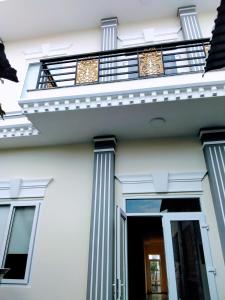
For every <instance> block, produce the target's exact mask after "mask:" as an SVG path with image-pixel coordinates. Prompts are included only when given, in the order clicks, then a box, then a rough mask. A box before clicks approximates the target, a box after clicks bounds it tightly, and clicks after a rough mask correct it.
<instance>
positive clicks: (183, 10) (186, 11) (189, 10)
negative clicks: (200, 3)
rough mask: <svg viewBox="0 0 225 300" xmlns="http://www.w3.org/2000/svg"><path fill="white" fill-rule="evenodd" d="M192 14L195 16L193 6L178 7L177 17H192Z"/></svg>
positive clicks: (194, 7)
mask: <svg viewBox="0 0 225 300" xmlns="http://www.w3.org/2000/svg"><path fill="white" fill-rule="evenodd" d="M193 14H197V11H196V6H195V5H189V6H183V7H178V9H177V16H182V15H193Z"/></svg>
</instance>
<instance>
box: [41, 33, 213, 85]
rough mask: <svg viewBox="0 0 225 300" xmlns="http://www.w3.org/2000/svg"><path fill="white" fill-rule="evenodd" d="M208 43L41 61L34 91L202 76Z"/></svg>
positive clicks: (182, 43)
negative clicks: (185, 75) (195, 74)
mask: <svg viewBox="0 0 225 300" xmlns="http://www.w3.org/2000/svg"><path fill="white" fill-rule="evenodd" d="M208 47H209V39H200V40H189V41H180V42H174V43H166V44H160V45H153V46H142V47H135V48H127V49H116V50H111V51H102V52H95V53H87V54H82V55H74V56H66V57H59V58H52V59H44V60H41V66H40V70H39V76H38V81H37V85H36V89H52V88H60V87H71V86H77V85H79V86H80V85H90V84H98V83H108V82H116V81H123V80H135V79H144V78H151V77H162V76H171V75H179V74H188V73H196V72H203V70H204V65H205V59H206V55H207V50H208Z"/></svg>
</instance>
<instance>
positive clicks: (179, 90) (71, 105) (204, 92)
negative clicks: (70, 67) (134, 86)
mask: <svg viewBox="0 0 225 300" xmlns="http://www.w3.org/2000/svg"><path fill="white" fill-rule="evenodd" d="M113 84H118V83H113ZM74 89H76V87H75V88H74ZM57 90H58V89H56V90H54V91H55V94H57ZM105 90H107V88H106V89H105ZM74 91H75V90H74ZM35 93H37V91H35ZM40 93H41V94H42V95H43V96H44V94H43V90H42V91H40ZM223 96H225V85H224V84H221V83H219V84H217V83H212V84H211V85H210V84H207V85H206V84H202V85H201V84H199V85H198V86H192V87H191V84H188V86H187V85H186V86H178V87H172V88H168V87H167V88H165V89H162V88H155V89H153V88H148V89H146V88H144V89H143V88H140V89H139V90H138V92H136V91H133V92H127V91H120V92H115V91H112V92H107V93H102V94H94V93H93V94H91V95H88V96H71V95H70V96H66V95H63V96H60V97H55V96H53V97H48V98H46V99H45V98H44V97H43V98H40V99H21V100H20V101H19V104H20V106H21V108H22V111H23V114H24V115H27V114H35V113H49V112H59V111H67V110H80V109H93V108H101V107H102V108H103V107H109V106H123V105H135V104H144V103H157V102H168V101H184V100H192V99H199V98H202V99H204V98H213V97H223Z"/></svg>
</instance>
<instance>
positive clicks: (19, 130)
mask: <svg viewBox="0 0 225 300" xmlns="http://www.w3.org/2000/svg"><path fill="white" fill-rule="evenodd" d="M35 135H39V131H38V130H37V129H36V128H35V127H34V126H33V125H31V124H22V125H21V124H20V125H9V126H4V127H0V139H5V138H14V137H22V136H35Z"/></svg>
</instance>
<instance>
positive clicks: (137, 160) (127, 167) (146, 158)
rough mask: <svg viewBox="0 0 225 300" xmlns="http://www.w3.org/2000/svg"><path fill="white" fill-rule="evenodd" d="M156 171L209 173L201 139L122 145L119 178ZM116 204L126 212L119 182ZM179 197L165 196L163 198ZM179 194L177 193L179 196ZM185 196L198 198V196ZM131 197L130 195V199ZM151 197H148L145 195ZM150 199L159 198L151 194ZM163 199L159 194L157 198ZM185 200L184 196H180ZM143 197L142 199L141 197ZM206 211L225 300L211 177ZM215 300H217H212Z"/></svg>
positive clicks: (205, 186) (205, 197) (221, 296)
mask: <svg viewBox="0 0 225 300" xmlns="http://www.w3.org/2000/svg"><path fill="white" fill-rule="evenodd" d="M154 171H166V172H169V173H170V172H171V173H173V172H174V173H176V172H177V173H179V172H196V171H206V166H205V162H204V156H203V152H202V147H201V144H200V142H199V140H198V139H193V138H192V139H191V138H190V139H185V138H180V139H154V140H142V141H130V142H120V143H119V145H118V147H117V151H116V171H115V172H116V176H117V175H122V174H126V175H128V174H135V175H138V174H149V173H152V172H154ZM115 194H116V201H117V203H118V204H119V205H120V206H121V207H123V208H124V196H125V195H123V194H122V186H121V183H120V182H118V181H116V193H115ZM167 195H168V196H173V195H175V194H167V193H166V194H161V196H162V197H163V196H167ZM177 195H178V194H177V193H176V196H177ZM185 195H189V196H194V195H196V194H194V193H186V194H185ZM129 196H130V195H129ZM144 196H145V197H146V196H147V195H146V194H145V195H144ZM149 196H150V197H154V196H156V194H149ZM157 196H159V194H158V195H157ZM180 196H182V194H180ZM137 197H139V198H140V197H141V195H137ZM201 204H202V210H203V212H204V214H205V216H206V221H207V223H208V225H209V239H210V246H211V250H212V258H213V262H214V266H215V268H216V271H217V275H216V282H217V286H218V291H219V299H225V286H224V281H225V275H224V274H225V267H224V264H223V263H222V262H223V256H222V250H221V245H220V240H219V234H218V229H217V224H216V218H215V212H214V207H213V203H212V196H211V193H210V188H209V182H208V177H207V176H206V177H205V178H204V180H203V193H202V194H201ZM212 300H213V299H212Z"/></svg>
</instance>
